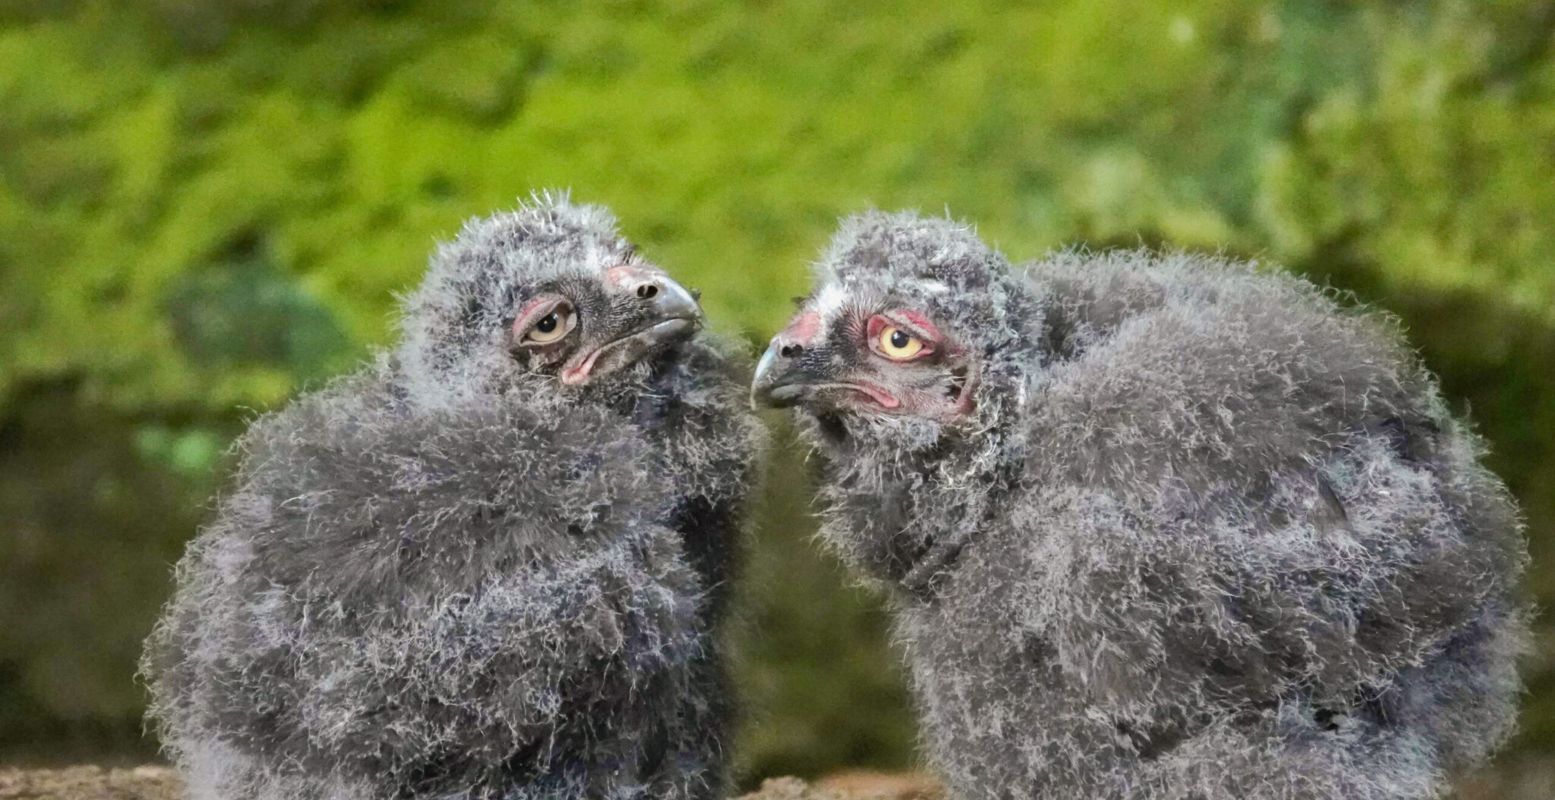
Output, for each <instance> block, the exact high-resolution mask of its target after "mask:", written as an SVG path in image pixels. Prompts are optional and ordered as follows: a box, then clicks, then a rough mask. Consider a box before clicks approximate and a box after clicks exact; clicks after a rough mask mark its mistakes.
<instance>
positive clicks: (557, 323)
mask: <svg viewBox="0 0 1555 800" xmlns="http://www.w3.org/2000/svg"><path fill="white" fill-rule="evenodd" d="M575 322H576V319H575V317H574V316H573V313H572V308H571V307H570V306H567V305H560V306H557V307H556V308H555V309H554V310H552V311H551V313H549V314H546V315H545V316H543V317H541V318H540V321H539V322H536V323H535V324H534V327H532V328H530V329H529V333H528V334H526V335H525V336H524V340H525V341H527V342H531V343H533V344H550V343H552V342H558V341H561V339H562V337H563V336H566V335H567V334H568V333H569V332H570V331H571V330H572V327H573V325H574V324H575Z"/></svg>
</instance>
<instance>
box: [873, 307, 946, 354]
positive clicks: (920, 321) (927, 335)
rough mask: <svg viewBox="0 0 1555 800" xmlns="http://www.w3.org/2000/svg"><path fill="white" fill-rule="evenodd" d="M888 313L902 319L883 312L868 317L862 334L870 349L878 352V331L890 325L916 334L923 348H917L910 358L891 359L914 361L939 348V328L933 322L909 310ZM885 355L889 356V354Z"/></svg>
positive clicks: (912, 334) (913, 334) (910, 333)
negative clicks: (867, 322)
mask: <svg viewBox="0 0 1555 800" xmlns="http://www.w3.org/2000/svg"><path fill="white" fill-rule="evenodd" d="M890 313H891V314H893V315H895V316H898V317H901V318H902V321H900V322H899V321H897V320H894V319H891V318H890V317H888V316H886V315H884V314H876V315H875V316H873V317H870V318H869V324H868V325H867V326H866V328H865V332H864V335H865V337H867V339H868V344H869V348H870V349H871V350H874V351H875V352H879V347H880V343H879V340H880V332H881V331H883V330H885V329H886V328H887V327H890V326H896V327H902V328H903V329H904V331H905V332H906V333H907V334H908V335H911V336H916V337H917V338H918V340H919V341H921V342H923V349H922V350H919V351H918V353H917V354H916V355H914V356H913V357H912V358H907V359H894V358H893V359H891V360H892V361H916V360H918V359H920V358H925V357H927V356H929V355H931V354H933V353H934V351H936V350H938V349H939V338H940V337H939V329H938V328H936V327H934V325H933V323H931V322H929V321H928V320H927V319H924V317H923V315H922V314H917V313H914V312H911V311H892V312H890ZM903 323H906V325H905V326H904V325H903ZM885 357H886V358H890V357H889V356H885Z"/></svg>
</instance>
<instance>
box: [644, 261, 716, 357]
mask: <svg viewBox="0 0 1555 800" xmlns="http://www.w3.org/2000/svg"><path fill="white" fill-rule="evenodd" d="M625 288H626V289H627V290H628V291H630V292H632V293H633V294H634V295H636V296H637V298H638V300H639V301H641V302H644V303H646V304H647V309H646V311H647V316H648V317H649V319H651V320H653V322H652V323H651V324H649V325H648V327H646V328H644V329H642V330H641V331H640V332H639V333H637V334H636V335H635V337H634V338H636V339H638V340H639V343H640V345H642V346H645V347H651V346H654V345H657V344H663V343H667V342H671V341H674V340H676V339H683V338H685V337H686V336H689V335H690V334H692V333H695V332H696V330H697V329H698V328H700V327H702V305H701V304H700V303H698V302H697V298H696V295H694V294H692V293H691V292H690V291H689V290H687V289H686V287H684V286H681V285H680V284H678V283H676V282H675V281H673V280H671V279H670V278H669V277H668V276H666V275H653V276H651V277H648V278H646V279H644V280H641V281H637V282H635V283H633V284H632V285H630V286H628V287H625Z"/></svg>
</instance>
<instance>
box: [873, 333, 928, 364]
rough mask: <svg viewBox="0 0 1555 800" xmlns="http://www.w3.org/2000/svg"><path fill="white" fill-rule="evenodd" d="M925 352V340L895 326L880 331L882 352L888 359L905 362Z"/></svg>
mask: <svg viewBox="0 0 1555 800" xmlns="http://www.w3.org/2000/svg"><path fill="white" fill-rule="evenodd" d="M922 351H923V340H922V339H919V338H918V337H916V336H913V335H912V334H909V333H907V332H906V331H904V330H902V329H901V328H898V327H896V326H895V325H887V326H885V327H884V328H882V329H880V352H882V353H884V354H885V356H886V358H892V359H896V360H897V361H905V360H907V359H909V358H912V357H913V356H915V355H918V353H920V352H922Z"/></svg>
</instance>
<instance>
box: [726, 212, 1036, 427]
mask: <svg viewBox="0 0 1555 800" xmlns="http://www.w3.org/2000/svg"><path fill="white" fill-rule="evenodd" d="M1040 328H1041V320H1040V315H1039V314H1038V313H1037V299H1036V298H1035V297H1034V296H1033V294H1032V291H1031V290H1030V289H1029V288H1028V287H1025V286H1023V285H1021V284H1020V283H1019V282H1018V281H1017V280H1016V279H1015V277H1014V276H1012V275H1011V274H1010V265H1009V263H1008V262H1007V261H1006V260H1005V258H1004V256H1002V255H1000V254H999V253H998V252H997V251H995V250H994V249H992V248H990V247H989V246H988V245H987V244H985V243H984V242H983V241H982V240H981V239H980V238H978V236H977V234H976V232H974V231H973V230H972V228H971V227H970V226H967V225H965V224H963V223H960V222H956V221H954V220H950V219H943V218H927V217H922V216H919V215H917V214H914V213H910V212H903V213H883V212H869V213H865V214H860V215H857V216H854V217H851V218H848V219H846V220H844V221H843V223H842V225H841V227H840V229H839V230H838V232H837V234H836V235H835V236H834V237H833V239H832V241H831V243H830V244H829V245H828V246H827V248H826V249H825V251H824V252H823V253H822V255H821V258H820V260H819V261H818V262H817V263H816V265H815V288H814V291H812V292H811V294H810V295H809V296H807V297H805V298H803V299H801V300H800V301H799V309H798V313H797V314H796V315H795V316H794V318H793V319H792V320H791V321H790V322H789V323H788V325H787V327H785V328H784V329H783V330H782V331H781V332H779V333H778V335H777V336H775V337H774V338H773V339H772V342H771V345H770V346H769V347H768V349H767V352H766V353H765V355H763V356H762V359H761V362H760V364H759V365H758V367H757V374H756V378H755V381H754V383H753V386H752V399H753V401H754V402H756V403H757V404H763V405H769V406H777V407H788V406H793V407H798V408H800V409H801V410H802V411H803V412H807V413H808V414H810V415H813V416H814V417H815V418H816V420H818V421H819V423H820V426H821V429H822V431H823V433H826V434H827V436H828V437H830V438H832V439H834V440H840V439H843V438H846V437H848V436H849V435H857V434H859V433H865V432H874V433H880V432H882V431H884V432H889V433H894V434H896V435H897V436H896V438H901V436H903V435H906V436H908V437H910V438H913V439H916V440H918V441H920V442H921V443H923V444H925V445H928V444H932V443H934V442H935V441H937V440H938V439H939V438H940V436H941V435H942V434H943V433H944V432H946V431H947V430H951V431H966V432H970V431H973V430H976V429H978V428H982V427H986V425H987V424H988V423H990V422H991V421H992V420H991V419H990V417H992V416H996V415H997V414H998V413H1000V411H1001V409H1002V408H1003V407H1004V406H1006V405H1008V404H1009V403H1010V402H1014V401H1015V400H1016V399H1018V393H1019V392H1020V391H1021V387H1022V386H1023V384H1024V379H1025V372H1026V370H1027V369H1028V368H1029V366H1030V363H1031V359H1030V358H1029V357H1028V356H1030V354H1031V353H1032V352H1033V351H1034V349H1035V348H1036V345H1037V342H1036V339H1037V338H1038V337H1040V335H1041V331H1040ZM904 443H905V442H900V441H899V442H897V444H904Z"/></svg>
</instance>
